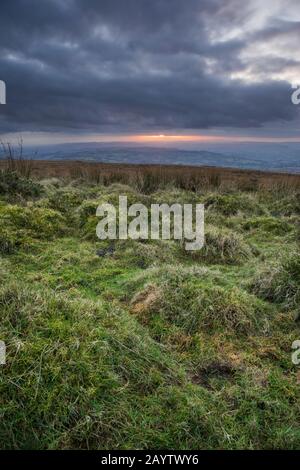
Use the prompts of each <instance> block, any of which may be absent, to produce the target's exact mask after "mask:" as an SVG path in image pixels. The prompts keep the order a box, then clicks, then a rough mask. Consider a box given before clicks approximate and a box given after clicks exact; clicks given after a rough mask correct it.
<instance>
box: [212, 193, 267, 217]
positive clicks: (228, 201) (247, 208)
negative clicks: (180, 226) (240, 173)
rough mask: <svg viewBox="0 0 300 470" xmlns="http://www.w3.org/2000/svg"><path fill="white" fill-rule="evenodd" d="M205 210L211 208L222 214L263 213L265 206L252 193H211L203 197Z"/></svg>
mask: <svg viewBox="0 0 300 470" xmlns="http://www.w3.org/2000/svg"><path fill="white" fill-rule="evenodd" d="M204 204H205V207H206V208H207V210H209V211H210V210H213V211H216V212H219V213H221V214H223V215H226V216H230V215H237V214H238V213H247V214H249V213H251V214H258V215H260V214H264V213H265V211H266V210H265V208H264V207H263V206H262V205H261V204H259V203H258V202H257V201H256V199H255V197H254V196H253V195H247V194H242V193H241V194H236V193H235V194H211V195H208V196H206V197H205V198H204Z"/></svg>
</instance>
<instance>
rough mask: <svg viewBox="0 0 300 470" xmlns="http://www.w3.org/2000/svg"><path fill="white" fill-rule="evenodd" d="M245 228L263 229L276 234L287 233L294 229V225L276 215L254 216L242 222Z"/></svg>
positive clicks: (265, 231)
mask: <svg viewBox="0 0 300 470" xmlns="http://www.w3.org/2000/svg"><path fill="white" fill-rule="evenodd" d="M242 227H243V229H244V230H254V231H256V232H258V231H262V232H264V233H273V234H274V235H285V234H286V233H288V232H291V231H292V226H291V225H290V224H289V223H288V222H287V221H286V220H281V219H277V218H276V217H271V216H269V217H254V218H250V219H248V220H247V221H246V222H244V223H243V224H242Z"/></svg>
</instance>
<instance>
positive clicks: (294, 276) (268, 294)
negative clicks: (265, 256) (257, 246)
mask: <svg viewBox="0 0 300 470" xmlns="http://www.w3.org/2000/svg"><path fill="white" fill-rule="evenodd" d="M250 289H251V291H252V292H254V293H255V294H256V295H258V296H259V297H261V298H263V299H266V300H269V301H271V302H280V303H282V302H283V303H284V304H285V305H286V306H287V307H292V308H293V307H297V306H298V307H299V306H300V255H299V253H293V254H292V255H289V256H287V257H286V258H283V259H282V260H281V261H280V262H279V263H277V264H274V265H272V266H270V267H266V268H265V269H263V270H262V271H261V272H260V273H259V274H258V275H257V276H256V277H255V278H254V279H253V280H252V281H251V283H250Z"/></svg>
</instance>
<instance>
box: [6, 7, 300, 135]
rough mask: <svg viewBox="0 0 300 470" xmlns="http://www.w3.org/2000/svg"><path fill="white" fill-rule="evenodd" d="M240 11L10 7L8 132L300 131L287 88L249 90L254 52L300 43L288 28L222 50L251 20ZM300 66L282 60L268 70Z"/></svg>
mask: <svg viewBox="0 0 300 470" xmlns="http://www.w3.org/2000/svg"><path fill="white" fill-rule="evenodd" d="M241 5H242V2H237V1H236V0H189V1H188V2H187V1H184V0H151V1H149V0H126V1H124V0H97V1H96V0H65V1H64V2H62V1H59V0H43V2H41V1H38V0H15V1H14V2H11V1H8V0H2V1H1V5H0V9H1V15H0V78H1V79H2V80H5V81H6V83H7V88H8V96H7V99H8V104H7V105H6V106H5V108H4V107H1V109H0V132H1V133H5V132H19V131H31V130H33V131H69V130H82V131H87V132H107V131H110V132H111V131H116V132H126V131H138V130H139V131H151V130H154V129H159V128H163V129H205V128H210V127H227V126H230V127H238V128H246V127H260V126H262V125H263V124H265V123H267V122H272V121H278V120H283V121H284V120H286V121H289V120H292V119H293V118H294V117H295V113H296V107H295V106H293V105H291V102H290V86H289V84H288V83H287V82H284V81H274V80H268V81H265V82H252V83H251V82H245V81H244V82H243V81H238V80H234V79H233V78H232V75H230V74H232V73H233V74H234V72H236V71H238V72H239V73H243V71H245V70H246V69H247V67H248V63H247V61H245V59H242V55H243V51H244V50H245V49H246V48H247V47H248V45H249V41H258V40H262V41H267V40H270V39H272V40H273V38H274V36H276V37H278V36H284V37H286V35H288V34H295V30H296V31H297V26H298V25H295V24H291V23H290V22H288V21H285V22H277V23H276V24H272V25H269V26H268V27H266V28H265V29H262V30H261V31H260V32H259V34H258V35H257V36H255V37H253V35H251V31H250V32H249V33H248V35H247V34H245V35H243V36H242V37H230V36H229V37H226V35H225V39H224V40H222V41H218V31H220V32H221V31H222V32H224V31H226V29H227V30H228V29H230V28H234V27H243V25H246V24H247V21H248V20H249V15H250V14H251V9H249V8H248V7H247V8H246V7H244V8H241ZM292 65H296V66H297V65H298V62H297V60H294V61H292V60H288V59H281V58H280V57H278V58H277V59H276V60H275V59H274V58H270V60H269V62H266V61H263V62H262V63H261V67H262V68H263V69H265V70H266V71H267V72H268V71H271V72H272V71H273V70H274V67H275V69H276V70H277V69H278V68H279V67H285V66H286V67H291V66H292Z"/></svg>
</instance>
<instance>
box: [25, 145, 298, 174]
mask: <svg viewBox="0 0 300 470" xmlns="http://www.w3.org/2000/svg"><path fill="white" fill-rule="evenodd" d="M194 145H195V144H194ZM187 146H189V144H187ZM191 146H192V145H190V147H191ZM197 147H198V148H183V149H179V148H170V147H155V146H152V147H149V146H139V145H134V144H130V146H129V145H128V144H122V143H120V144H119V143H118V144H114V143H108V144H107V143H105V144H104V143H93V142H91V143H77V144H61V145H49V146H43V147H40V149H39V150H38V151H37V152H36V149H33V148H26V149H25V155H27V156H33V158H37V159H39V160H82V161H91V162H104V163H131V164H165V165H169V164H173V165H192V166H202V165H204V166H216V167H229V168H241V169H255V170H263V171H280V172H289V173H300V144H296V143H295V144H261V143H241V144H226V143H225V144H224V143H222V144H221V143H218V144H210V143H209V144H202V148H201V147H200V146H199V144H197Z"/></svg>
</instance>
